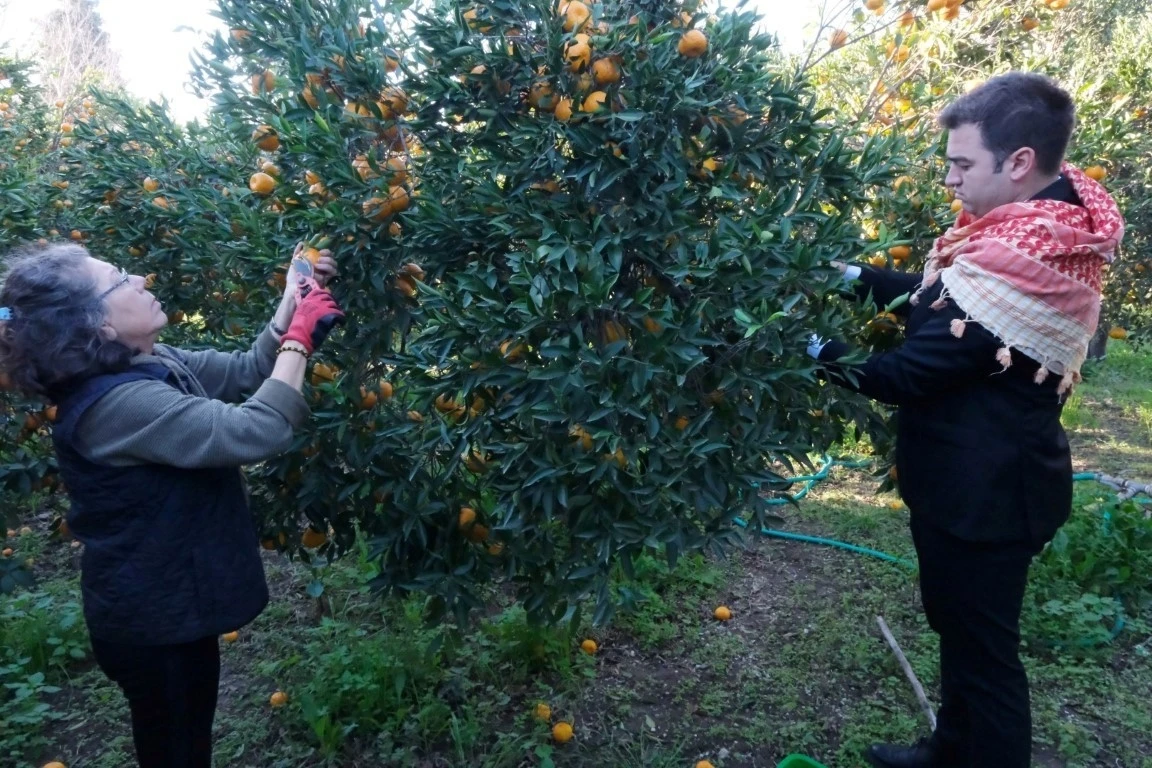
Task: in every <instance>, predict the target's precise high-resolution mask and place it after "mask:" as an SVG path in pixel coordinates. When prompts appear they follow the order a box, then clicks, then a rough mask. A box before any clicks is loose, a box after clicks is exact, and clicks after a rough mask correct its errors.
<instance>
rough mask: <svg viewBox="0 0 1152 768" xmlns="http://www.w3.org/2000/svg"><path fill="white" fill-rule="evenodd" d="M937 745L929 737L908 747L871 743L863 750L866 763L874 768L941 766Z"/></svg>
mask: <svg viewBox="0 0 1152 768" xmlns="http://www.w3.org/2000/svg"><path fill="white" fill-rule="evenodd" d="M939 751H940V750H939V747H938V745H937V744H936V742H934V741H932V740H931V739H920V741H918V742H916V743H915V744H913V745H912V746H910V747H905V746H901V745H898V744H873V745H872V746H870V747H868V749H867V751H865V752H864V759H865V760H866V761H867V762H868V765H871V766H875V768H942V766H944V765H945V763H944V762H943V761H941V759H940V757H941V756H940V754H939Z"/></svg>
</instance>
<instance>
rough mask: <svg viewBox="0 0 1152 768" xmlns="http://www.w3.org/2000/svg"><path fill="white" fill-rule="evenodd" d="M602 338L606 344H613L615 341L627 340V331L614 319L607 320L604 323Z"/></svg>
mask: <svg viewBox="0 0 1152 768" xmlns="http://www.w3.org/2000/svg"><path fill="white" fill-rule="evenodd" d="M604 340H605V342H606V343H608V344H613V343H615V342H617V341H627V340H628V332H627V331H625V330H624V326H622V325H620V323H618V322H616V321H615V320H609V321H608V322H606V323H604Z"/></svg>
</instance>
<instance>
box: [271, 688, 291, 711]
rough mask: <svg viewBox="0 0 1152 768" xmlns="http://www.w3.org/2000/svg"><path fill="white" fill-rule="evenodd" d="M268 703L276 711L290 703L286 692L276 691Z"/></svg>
mask: <svg viewBox="0 0 1152 768" xmlns="http://www.w3.org/2000/svg"><path fill="white" fill-rule="evenodd" d="M268 703H269V704H271V705H272V707H273V708H274V709H279V708H280V707H282V706H284V705H285V704H287V703H288V694H286V693H284V691H276V692H275V693H274V694H272V695H271V696H269V697H268Z"/></svg>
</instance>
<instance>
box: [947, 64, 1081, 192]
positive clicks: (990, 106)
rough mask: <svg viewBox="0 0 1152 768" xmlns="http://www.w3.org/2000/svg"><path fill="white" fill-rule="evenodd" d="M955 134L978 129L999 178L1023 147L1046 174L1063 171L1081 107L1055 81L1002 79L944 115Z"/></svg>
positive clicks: (1020, 75)
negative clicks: (965, 128) (961, 129)
mask: <svg viewBox="0 0 1152 768" xmlns="http://www.w3.org/2000/svg"><path fill="white" fill-rule="evenodd" d="M939 119H940V124H941V125H942V126H944V127H945V128H947V129H948V130H950V131H953V130H956V129H957V128H959V127H960V126H962V125H976V126H978V127H979V128H980V136H981V138H983V140H984V146H985V147H987V149H988V150H989V151H991V152H992V154H993V155H994V156H995V158H996V172H997V173H999V172H1000V169H1001V168H1002V167H1003V166H1004V161H1005V160H1007V159H1008V156H1009V155H1010V154H1012V153H1013V152H1015V151H1016V150H1018V149H1021V148H1022V147H1031V148H1032V149H1033V151H1035V152H1036V165H1037V166H1039V168H1040V170H1041V171H1042V172H1043V173H1045V174H1055V173H1058V172H1059V171H1060V164H1061V163H1062V162H1063V161H1064V152H1065V151H1067V149H1068V140H1069V139H1071V138H1072V129H1073V127H1074V126H1075V124H1076V107H1075V105H1073V103H1072V97H1071V96H1069V95H1068V92H1067V91H1065V90H1064V89H1063V88H1061V87H1060V86H1059V85H1057V84H1056V82H1055V81H1053V80H1051V79H1050V78H1047V77H1044V76H1043V75H1037V74H1032V73H1029V72H1010V73H1008V74H1006V75H999V76H997V77H994V78H992V79H991V80H989V81H988V82H986V83H984V84H983V85H981V86H980V87H978V88H976V89H975V90H973V91H971V92H969V93H967V94H965V95H964V96H961V97H960V98H959V99H957V100H956V101H955V102H953V103H952V104H951V105H950V106H948V108H947V109H945V110H944V111H943V112H941V113H940V118H939Z"/></svg>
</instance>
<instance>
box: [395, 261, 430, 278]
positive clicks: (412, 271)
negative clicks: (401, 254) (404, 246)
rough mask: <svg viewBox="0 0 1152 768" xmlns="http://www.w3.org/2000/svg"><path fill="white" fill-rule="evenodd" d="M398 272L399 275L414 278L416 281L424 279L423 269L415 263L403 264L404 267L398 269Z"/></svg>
mask: <svg viewBox="0 0 1152 768" xmlns="http://www.w3.org/2000/svg"><path fill="white" fill-rule="evenodd" d="M399 271H400V274H402V275H408V276H409V277H414V278H416V279H417V280H423V279H424V268H423V267H421V266H420V265H419V264H417V263H415V262H409V263H407V264H405V265H404V266H402V267H400V270H399Z"/></svg>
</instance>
